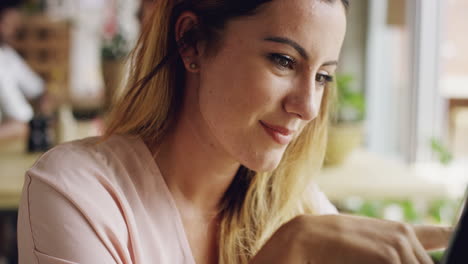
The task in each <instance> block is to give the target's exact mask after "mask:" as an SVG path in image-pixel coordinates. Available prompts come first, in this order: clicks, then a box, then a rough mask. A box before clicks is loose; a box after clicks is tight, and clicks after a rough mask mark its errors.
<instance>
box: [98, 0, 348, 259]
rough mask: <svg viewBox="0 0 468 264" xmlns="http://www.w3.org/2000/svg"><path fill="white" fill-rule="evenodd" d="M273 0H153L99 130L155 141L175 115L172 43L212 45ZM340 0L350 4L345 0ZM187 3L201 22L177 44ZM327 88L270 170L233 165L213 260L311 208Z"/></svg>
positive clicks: (179, 74) (255, 242)
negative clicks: (123, 82) (121, 86)
mask: <svg viewBox="0 0 468 264" xmlns="http://www.w3.org/2000/svg"><path fill="white" fill-rule="evenodd" d="M271 1H272V0H199V1H193V0H158V1H157V3H156V6H155V9H154V11H153V14H152V17H151V18H150V19H148V21H147V23H146V24H145V25H144V26H143V29H142V34H141V37H140V39H139V41H138V43H137V46H136V48H135V50H134V52H133V55H132V59H131V72H130V77H129V80H128V83H127V86H126V88H125V91H124V93H123V95H122V96H121V97H120V98H119V99H118V101H117V102H116V104H115V105H114V107H113V109H112V111H111V112H110V115H109V120H108V126H107V131H106V133H105V137H109V136H110V135H112V134H126V135H137V136H140V137H141V138H142V139H143V140H145V141H146V142H151V143H156V144H157V143H158V142H161V140H162V139H163V138H164V136H165V135H166V134H167V133H168V131H169V129H170V128H171V126H172V125H173V124H174V122H176V121H175V120H176V116H177V113H178V111H179V108H180V102H182V97H183V87H184V81H185V80H184V74H185V69H184V67H183V62H182V60H181V58H180V56H179V54H178V49H179V48H180V47H182V46H184V45H187V44H188V45H193V44H194V43H195V42H197V41H204V42H205V43H207V45H209V46H210V47H213V49H212V50H216V48H215V47H216V44H217V43H219V40H220V36H221V34H220V33H222V30H223V28H224V26H225V25H226V23H227V22H229V21H230V20H231V19H233V18H237V17H242V16H249V15H253V14H255V12H257V11H258V10H259V8H260V7H261V6H262V5H264V4H267V3H268V2H271ZM329 1H333V0H329ZM342 3H343V4H344V5H345V7H346V8H347V7H348V0H342ZM186 10H190V11H192V12H194V13H195V14H196V15H198V16H199V21H200V22H199V24H198V25H197V27H196V28H194V29H193V30H189V31H188V32H187V33H185V35H184V36H183V37H182V39H181V41H180V42H178V43H177V42H176V40H175V39H176V38H175V33H174V28H175V22H176V20H177V18H178V17H179V15H180V14H181V13H182V12H183V11H186ZM329 93H330V92H329V91H328V89H326V90H325V93H324V96H323V101H322V105H321V109H320V113H319V116H318V117H317V118H316V119H314V120H313V121H311V122H310V123H309V124H308V125H307V126H306V127H305V128H304V130H303V131H302V133H301V134H300V135H299V136H298V137H297V138H296V139H295V140H294V141H292V142H291V144H290V145H289V146H288V147H287V149H286V151H285V153H284V155H283V158H282V160H281V162H280V164H279V165H278V167H277V168H276V169H275V170H274V171H272V172H265V173H257V172H255V171H252V170H250V169H248V168H246V167H244V166H241V167H240V168H239V170H238V171H237V174H236V175H235V177H234V179H233V181H232V183H231V184H230V186H229V188H228V190H227V191H226V193H225V194H224V197H223V198H222V201H221V204H220V206H221V213H220V215H219V217H220V219H221V223H220V230H219V240H218V244H219V263H222V264H226V263H239V264H244V263H248V261H249V260H250V259H251V258H252V257H253V256H254V255H255V254H256V253H257V252H258V250H259V249H260V248H261V247H262V245H263V244H264V243H265V242H266V241H267V240H268V239H269V237H270V236H271V235H272V234H273V232H274V231H275V230H276V229H277V228H279V227H280V226H281V225H282V224H284V223H285V222H287V221H289V220H290V219H292V218H293V217H295V216H297V215H300V214H304V213H308V214H314V204H313V202H314V201H312V200H311V197H310V196H309V195H308V192H307V191H306V190H307V186H308V185H309V184H310V181H311V179H312V177H313V175H315V174H316V173H317V172H318V171H319V169H320V167H321V165H322V163H323V159H324V155H325V145H326V135H327V124H328V122H327V121H328V106H329V102H328V101H329V97H330V94H329Z"/></svg>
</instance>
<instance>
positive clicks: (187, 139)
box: [155, 88, 240, 215]
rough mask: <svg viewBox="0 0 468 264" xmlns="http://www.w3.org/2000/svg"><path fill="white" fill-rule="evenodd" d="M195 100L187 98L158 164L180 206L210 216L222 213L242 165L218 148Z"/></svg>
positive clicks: (166, 140) (188, 96) (160, 149)
mask: <svg viewBox="0 0 468 264" xmlns="http://www.w3.org/2000/svg"><path fill="white" fill-rule="evenodd" d="M187 90H191V91H196V89H192V88H188V89H187ZM192 96H193V95H187V96H186V98H191V100H190V102H189V101H188V100H186V102H184V104H183V106H184V107H182V109H181V112H180V114H179V118H178V121H177V123H176V125H175V126H174V128H173V130H172V131H171V132H170V133H169V135H168V136H166V138H165V139H164V140H163V142H162V143H161V145H159V146H158V150H157V152H156V155H155V160H156V163H157V164H158V166H159V168H160V170H161V173H162V175H163V177H164V179H165V181H166V184H167V185H168V187H169V189H170V191H171V193H172V195H173V197H174V199H175V200H176V203H178V206H179V207H185V208H191V209H193V208H195V210H197V211H200V212H203V213H205V214H207V215H209V214H213V213H215V212H217V211H218V210H219V204H220V201H221V199H222V198H223V196H224V193H225V192H226V190H227V189H228V187H229V185H230V184H231V182H232V180H233V178H234V176H235V174H236V172H237V170H238V169H239V166H240V164H239V162H237V161H236V160H234V159H233V158H232V157H231V156H230V155H229V154H228V153H226V152H225V151H224V150H223V149H221V148H220V147H219V143H217V142H216V140H215V139H214V137H213V136H212V135H211V134H210V132H209V131H208V130H207V128H206V125H204V123H203V118H202V116H201V115H200V113H199V111H198V107H197V106H196V104H197V102H198V100H193V98H194V97H192Z"/></svg>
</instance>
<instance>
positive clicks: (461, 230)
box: [441, 188, 468, 264]
mask: <svg viewBox="0 0 468 264" xmlns="http://www.w3.org/2000/svg"><path fill="white" fill-rule="evenodd" d="M467 199H468V188H467V190H466V192H465V196H464V197H463V201H462V204H461V206H460V209H459V213H458V216H459V217H456V220H458V221H457V223H455V224H454V226H455V229H454V232H453V235H452V237H451V239H450V243H449V245H448V247H447V249H446V250H445V253H444V256H443V258H442V262H441V264H467V263H468V206H467V204H468V203H467Z"/></svg>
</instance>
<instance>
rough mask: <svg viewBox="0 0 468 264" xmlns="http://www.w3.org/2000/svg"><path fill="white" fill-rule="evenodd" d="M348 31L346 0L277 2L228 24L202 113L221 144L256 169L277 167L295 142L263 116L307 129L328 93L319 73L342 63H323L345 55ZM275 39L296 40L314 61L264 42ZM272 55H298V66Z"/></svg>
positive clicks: (209, 61) (205, 67)
mask: <svg viewBox="0 0 468 264" xmlns="http://www.w3.org/2000/svg"><path fill="white" fill-rule="evenodd" d="M345 28H346V15H345V11H344V8H343V6H342V4H341V3H340V1H335V3H333V4H330V3H325V2H322V1H312V0H275V1H273V2H272V3H271V4H269V5H267V6H266V8H263V9H261V10H260V12H259V13H258V14H257V15H255V16H252V17H247V18H241V19H238V20H234V21H231V22H230V23H228V25H227V27H226V30H225V32H224V35H223V37H224V38H223V41H222V45H221V47H220V50H219V52H218V53H216V54H215V55H214V56H206V57H202V59H201V61H200V76H199V78H200V79H199V81H200V82H199V83H200V86H199V89H198V91H197V95H196V96H197V100H198V105H197V107H198V109H197V111H194V112H198V113H199V116H198V117H194V120H197V121H196V122H198V125H197V126H199V127H200V130H203V132H202V133H206V136H207V138H213V140H212V142H211V143H212V145H213V146H214V148H216V149H217V150H219V151H222V152H224V153H227V154H228V155H229V156H231V157H232V158H233V159H235V160H237V161H239V162H240V163H241V164H243V165H245V166H247V167H249V168H251V169H253V170H256V171H270V170H273V169H274V168H275V167H276V166H277V165H278V164H279V162H280V160H281V157H282V156H283V153H284V151H285V149H286V147H287V145H280V144H278V143H276V142H275V141H273V140H272V138H271V137H270V136H269V135H268V134H267V133H266V132H265V130H264V128H263V127H262V126H261V125H260V123H259V121H266V122H268V123H270V124H273V125H278V126H283V127H287V128H289V129H294V130H298V131H301V130H302V129H303V128H304V126H305V125H306V124H307V123H309V122H310V121H312V120H313V119H314V118H315V117H316V116H317V115H318V112H319V109H320V103H321V100H322V95H323V90H320V89H317V84H316V81H315V77H316V74H317V73H318V72H325V73H327V74H329V75H333V73H334V71H335V68H336V66H334V65H333V66H323V63H325V62H327V61H334V60H338V57H339V52H340V48H341V45H342V42H343V39H344V35H345ZM268 36H280V37H287V38H290V39H292V40H294V41H295V42H297V43H298V44H300V45H301V46H302V47H303V48H304V50H305V51H306V52H307V53H308V54H309V56H310V60H309V61H305V60H304V59H302V58H301V56H300V55H299V54H298V53H297V52H296V51H295V50H294V49H293V48H291V47H290V46H288V45H285V44H279V43H272V42H267V41H264V38H265V37H268ZM270 53H281V54H286V55H288V56H291V57H294V58H295V59H296V60H297V67H296V69H294V70H291V71H285V70H281V69H279V68H278V65H275V63H273V62H272V61H271V60H269V59H268V58H267V56H266V55H267V54H270ZM296 136H297V135H296Z"/></svg>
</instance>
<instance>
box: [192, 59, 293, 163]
mask: <svg viewBox="0 0 468 264" xmlns="http://www.w3.org/2000/svg"><path fill="white" fill-rule="evenodd" d="M213 65H216V67H212V68H210V67H208V68H207V69H206V70H205V72H204V73H203V74H202V76H201V82H200V84H201V85H200V90H199V104H200V112H201V114H202V116H203V118H204V120H205V122H206V125H207V126H208V128H209V130H210V131H211V133H212V135H213V136H214V137H215V138H216V139H217V141H218V142H219V144H220V145H221V146H222V148H224V149H225V150H226V151H227V152H228V153H230V155H231V156H233V157H234V158H235V159H236V160H238V161H239V162H240V163H242V164H244V165H245V166H248V167H249V168H251V169H256V170H265V169H266V170H268V169H272V168H273V167H275V166H276V164H277V163H278V160H279V159H280V158H281V156H282V153H283V152H282V150H279V149H278V148H277V147H276V146H274V143H272V142H271V140H270V139H269V138H267V137H266V136H265V132H264V131H263V128H262V127H261V126H260V125H259V121H260V120H262V119H265V118H269V119H271V118H274V117H276V116H278V114H279V111H281V100H282V99H281V98H282V97H283V94H282V93H281V91H286V89H285V87H284V86H285V85H286V83H285V82H284V81H279V79H278V78H275V77H273V76H272V74H271V73H268V72H267V71H265V70H264V68H265V66H264V65H257V64H256V63H251V64H249V63H245V64H242V65H234V64H233V63H229V65H226V64H223V63H221V62H216V63H215V62H213ZM272 146H274V149H273V148H272Z"/></svg>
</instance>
